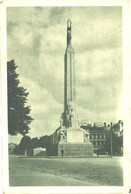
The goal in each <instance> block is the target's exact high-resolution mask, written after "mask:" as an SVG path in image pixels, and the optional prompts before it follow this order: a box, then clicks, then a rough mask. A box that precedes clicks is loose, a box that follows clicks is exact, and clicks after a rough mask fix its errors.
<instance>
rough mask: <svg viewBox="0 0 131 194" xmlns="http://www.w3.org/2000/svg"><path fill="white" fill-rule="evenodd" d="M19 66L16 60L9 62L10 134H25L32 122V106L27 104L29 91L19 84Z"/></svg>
mask: <svg viewBox="0 0 131 194" xmlns="http://www.w3.org/2000/svg"><path fill="white" fill-rule="evenodd" d="M16 68H17V66H16V65H15V62H14V60H11V61H9V62H7V72H8V133H9V134H10V135H17V134H18V133H19V134H22V135H23V136H25V135H26V134H27V133H28V132H29V129H30V128H29V124H30V123H31V122H32V120H33V119H32V118H31V116H29V113H30V110H31V109H30V106H26V103H27V96H28V94H29V93H28V92H27V91H26V89H25V88H23V87H21V86H19V84H20V81H19V79H18V76H19V75H18V74H17V73H16Z"/></svg>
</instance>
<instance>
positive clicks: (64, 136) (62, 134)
mask: <svg viewBox="0 0 131 194" xmlns="http://www.w3.org/2000/svg"><path fill="white" fill-rule="evenodd" d="M59 141H61V142H66V141H67V131H66V130H60V132H59Z"/></svg>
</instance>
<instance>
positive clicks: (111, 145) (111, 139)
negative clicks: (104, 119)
mask: <svg viewBox="0 0 131 194" xmlns="http://www.w3.org/2000/svg"><path fill="white" fill-rule="evenodd" d="M110 144H111V147H110V149H111V157H112V126H111V129H110Z"/></svg>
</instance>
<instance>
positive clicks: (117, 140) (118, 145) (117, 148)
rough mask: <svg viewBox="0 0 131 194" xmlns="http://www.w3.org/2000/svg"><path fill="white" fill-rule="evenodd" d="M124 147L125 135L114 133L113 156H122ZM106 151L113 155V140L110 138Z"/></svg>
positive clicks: (106, 144)
mask: <svg viewBox="0 0 131 194" xmlns="http://www.w3.org/2000/svg"><path fill="white" fill-rule="evenodd" d="M122 147H123V135H121V136H118V135H116V134H114V133H113V132H112V153H113V155H115V154H118V155H121V154H122ZM104 148H105V151H106V152H108V153H109V154H111V140H110V137H109V138H108V139H107V140H106V142H105V146H104Z"/></svg>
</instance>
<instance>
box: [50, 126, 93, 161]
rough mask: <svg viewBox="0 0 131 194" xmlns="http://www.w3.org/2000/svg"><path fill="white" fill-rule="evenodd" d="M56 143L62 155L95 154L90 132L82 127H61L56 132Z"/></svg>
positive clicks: (82, 155) (58, 152)
mask: <svg viewBox="0 0 131 194" xmlns="http://www.w3.org/2000/svg"><path fill="white" fill-rule="evenodd" d="M54 140H57V141H55V142H53V143H54V145H56V146H57V155H58V156H59V157H60V156H61V157H62V154H63V157H89V156H93V145H92V143H91V142H90V140H89V133H88V132H87V131H85V130H83V129H81V128H77V129H73V128H71V127H70V128H59V130H58V131H56V133H54Z"/></svg>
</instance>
